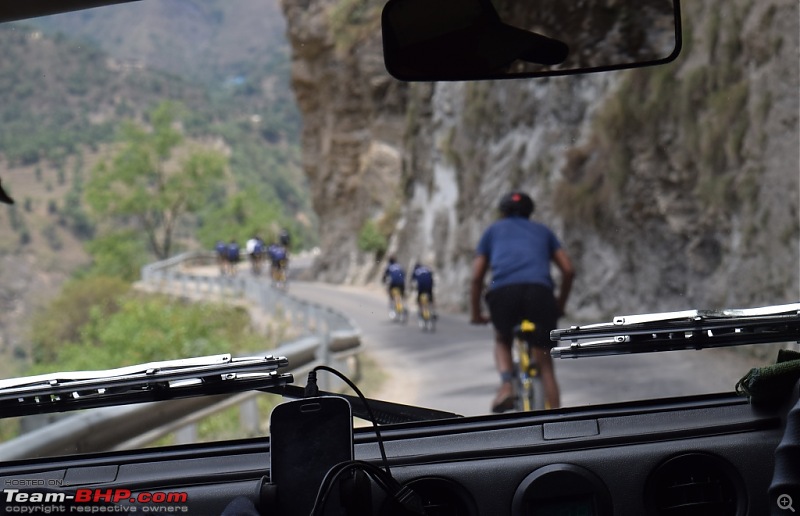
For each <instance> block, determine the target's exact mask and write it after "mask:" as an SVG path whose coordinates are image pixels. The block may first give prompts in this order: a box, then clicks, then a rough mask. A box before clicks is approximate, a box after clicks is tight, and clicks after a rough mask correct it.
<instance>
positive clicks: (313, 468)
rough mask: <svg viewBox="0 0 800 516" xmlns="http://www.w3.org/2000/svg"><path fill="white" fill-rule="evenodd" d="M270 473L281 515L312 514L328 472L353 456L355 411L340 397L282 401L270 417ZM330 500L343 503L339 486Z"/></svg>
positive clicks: (303, 515)
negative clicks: (340, 498) (353, 412)
mask: <svg viewBox="0 0 800 516" xmlns="http://www.w3.org/2000/svg"><path fill="white" fill-rule="evenodd" d="M269 424H270V445H269V460H270V465H269V471H270V479H271V482H272V483H273V484H274V485H275V486H276V491H277V501H278V508H279V512H278V513H277V514H280V515H281V516H308V515H309V514H310V513H311V508H312V507H313V505H314V500H315V499H316V497H317V492H318V491H319V489H320V486H321V484H322V479H323V477H324V476H325V474H326V473H327V472H328V470H330V469H331V468H332V467H333V466H335V465H337V464H339V463H341V462H345V461H349V460H352V459H353V414H352V411H351V408H350V403H349V402H348V401H347V400H345V399H344V398H340V397H336V396H320V397H314V398H304V399H301V400H294V401H288V402H284V403H281V404H280V405H278V406H276V407H275V408H274V409H272V413H271V414H270V419H269ZM335 487H336V486H334V489H332V490H331V496H330V498H329V500H328V504H326V505H330V506H332V507H336V506H338V504H339V500H338V489H336V488H335Z"/></svg>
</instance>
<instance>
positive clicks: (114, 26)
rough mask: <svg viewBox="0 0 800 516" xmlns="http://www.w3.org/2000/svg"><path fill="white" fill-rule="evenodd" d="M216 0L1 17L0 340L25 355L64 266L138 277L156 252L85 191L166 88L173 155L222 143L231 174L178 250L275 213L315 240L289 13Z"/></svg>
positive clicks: (203, 205) (185, 229) (269, 226)
mask: <svg viewBox="0 0 800 516" xmlns="http://www.w3.org/2000/svg"><path fill="white" fill-rule="evenodd" d="M211 4H212V3H209V2H179V3H177V2H141V3H139V2H137V3H136V7H137V8H138V9H140V10H141V8H142V7H141V6H146V10H147V13H145V14H144V15H143V14H142V13H141V11H137V13H138V14H137V15H136V16H133V15H132V14H131V11H130V10H129V11H127V12H120V11H119V10H114V11H104V10H103V9H96V10H89V11H84V12H81V13H72V14H69V15H67V16H66V17H63V16H59V17H50V18H48V19H42V20H29V21H26V22H20V23H15V24H13V25H4V26H0V45H2V48H3V54H2V55H0V91H2V92H3V98H4V102H3V103H1V104H0V179H2V180H3V186H4V188H5V189H6V190H8V192H9V193H10V194H11V195H12V197H14V198H15V199H16V204H15V205H13V206H5V205H4V206H3V207H2V208H1V209H0V285H2V292H0V353H2V354H4V355H6V356H8V355H15V356H17V357H18V358H25V357H27V356H29V353H30V350H29V342H30V339H29V330H28V329H27V328H28V324H29V323H30V320H31V317H32V315H33V314H34V313H35V312H36V311H37V310H38V309H39V308H41V307H44V306H46V304H47V303H46V301H45V300H46V299H48V298H50V297H52V296H53V295H54V294H55V293H56V292H58V290H59V288H60V286H61V285H62V284H63V283H64V281H65V280H67V278H70V277H75V276H76V274H77V275H78V276H86V275H87V274H96V273H97V271H98V267H99V268H100V269H102V270H103V274H116V275H121V276H127V277H128V279H131V276H134V275H135V274H136V273H137V271H138V267H139V266H141V265H142V264H143V263H146V262H147V261H151V260H153V259H154V254H153V252H152V249H151V248H150V247H149V246H148V242H147V241H146V238H144V234H143V232H141V231H139V230H138V229H137V228H139V226H138V225H137V224H136V223H135V221H134V219H132V218H129V217H128V218H125V217H124V216H119V215H118V216H115V217H114V218H111V217H110V216H109V213H101V212H98V211H97V210H96V209H95V208H94V207H93V205H91V203H89V202H88V199H87V190H88V189H89V187H90V186H91V184H92V181H93V178H94V177H95V176H96V171H97V167H98V166H100V165H101V164H105V166H110V165H111V164H112V163H113V160H114V159H115V156H119V153H120V152H122V149H125V148H126V146H129V145H130V144H131V143H132V142H131V141H130V137H131V136H130V135H131V134H133V133H131V132H130V130H127V132H126V131H123V128H124V127H138V128H140V130H142V131H145V132H146V131H148V130H149V128H151V127H152V126H153V122H154V120H153V119H152V117H153V116H154V113H156V111H155V110H156V109H157V108H158V107H159V106H161V105H163V103H165V102H171V103H173V104H174V106H175V111H174V113H175V120H174V121H173V123H174V124H176V125H175V128H176V130H177V132H176V133H175V134H176V135H178V137H179V139H180V140H179V142H178V143H179V146H178V147H175V149H174V150H175V154H174V156H173V157H172V158H169V159H167V160H166V161H164V163H163V164H164V166H165V167H166V168H171V167H172V168H174V167H175V166H176V163H177V162H179V161H180V160H181V159H182V158H181V156H186V155H187V152H194V151H191V149H205V150H207V151H209V152H215V153H218V154H219V155H220V156H222V157H223V158H224V178H223V181H222V182H221V183H218V184H217V186H215V187H213V188H212V189H211V190H209V191H208V192H206V193H204V194H203V198H202V199H194V200H193V202H197V201H200V202H199V203H198V204H199V206H196V207H195V208H193V209H192V211H191V212H186V213H184V214H183V215H181V217H180V223H179V224H178V225H177V226H176V231H175V238H174V245H173V248H172V249H173V251H174V252H179V251H181V250H185V249H192V248H211V246H212V245H213V242H214V241H216V240H218V239H225V240H227V239H230V238H237V239H239V240H241V241H243V240H244V239H245V238H247V237H249V236H251V235H252V234H253V233H256V232H258V233H261V234H262V235H263V236H264V237H265V238H270V236H271V233H274V232H277V230H278V229H279V228H280V227H288V228H289V229H290V231H291V232H292V233H293V236H294V237H295V238H294V242H296V245H298V246H299V247H302V246H309V245H312V244H313V243H315V241H316V229H315V215H314V214H313V212H312V210H311V209H310V203H309V200H308V195H307V193H306V190H307V186H306V184H305V180H304V179H303V175H302V173H301V171H300V168H299V128H300V116H299V114H298V112H297V110H296V108H295V107H294V102H293V95H292V92H291V90H290V88H289V84H288V47H287V44H286V42H285V36H284V34H283V21H282V18H281V17H280V16H277V17H275V16H274V13H275V12H276V9H277V7H276V6H275V5H273V4H271V3H269V2H266V3H265V2H252V1H249V2H248V1H238V2H228V3H226V2H218V6H217V7H213V6H212V5H211ZM149 9H152V10H149ZM163 9H167V10H168V11H169V12H165V11H163ZM234 19H237V20H239V21H238V22H237V23H236V24H234V23H233V20H234ZM243 19H247V20H249V21H250V22H252V23H251V25H250V26H249V27H248V26H246V24H242V23H241V20H243ZM154 20H161V21H160V22H159V23H152V22H153V21H154ZM246 31H251V33H250V34H247V41H248V48H246V49H243V48H241V41H242V39H241V38H242V36H243V35H244V33H245V32H246ZM190 35H195V36H196V37H195V39H192V38H191V37H188V36H190ZM178 42H182V43H181V44H178ZM201 42H202V44H200V43H201ZM142 134H144V133H142ZM126 135H127V136H126ZM126 138H128V139H127V140H126ZM187 149H188V150H187ZM90 271H94V272H90ZM0 373H2V371H0Z"/></svg>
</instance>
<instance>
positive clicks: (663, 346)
mask: <svg viewBox="0 0 800 516" xmlns="http://www.w3.org/2000/svg"><path fill="white" fill-rule="evenodd" d="M550 339H551V340H553V341H570V342H571V343H570V344H569V345H568V346H558V347H554V348H553V349H552V350H551V354H552V356H554V357H557V358H578V357H586V356H604V355H621V354H629V353H650V352H654V351H674V350H682V349H703V348H713V347H724V346H737V345H742V344H767V343H773V342H790V341H793V342H798V341H800V303H794V304H787V305H775V306H767V307H761V308H749V309H728V310H685V311H680V312H665V313H655V314H642V315H630V316H619V317H615V318H614V319H613V321H612V322H610V323H600V324H591V325H586V326H573V327H571V328H568V329H559V330H553V331H552V332H550ZM591 339H596V340H591Z"/></svg>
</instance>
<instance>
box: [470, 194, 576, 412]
mask: <svg viewBox="0 0 800 516" xmlns="http://www.w3.org/2000/svg"><path fill="white" fill-rule="evenodd" d="M499 210H500V214H501V216H502V218H501V219H500V220H498V221H496V222H495V223H494V224H492V225H491V226H489V228H488V229H487V230H486V231H485V232H484V234H483V236H482V237H481V239H480V241H479V242H478V247H477V251H476V255H475V259H474V262H473V270H472V288H471V296H470V302H471V311H472V323H474V324H485V323H487V322H489V321H490V320H491V322H492V325H493V326H494V328H495V346H494V355H495V362H496V366H497V371H498V372H499V373H500V380H501V385H500V389H499V390H498V391H497V396H496V397H495V399H494V402H493V404H492V411H493V412H505V411H507V410H511V409H512V408H513V407H514V396H515V394H516V393H514V392H513V388H512V386H511V375H512V369H513V365H512V359H511V344H512V342H513V340H514V335H513V330H514V327H515V326H517V325H519V323H520V322H521V321H522V320H523V319H528V320H530V321H532V322H534V323H535V324H536V333H535V335H536V342H535V343H534V346H533V353H534V359H535V360H536V361H537V362H538V363H539V368H540V372H541V376H542V385H543V387H544V393H545V399H546V400H547V403H548V405H549V407H550V408H557V407H559V406H560V405H561V400H560V395H559V391H558V383H557V382H556V377H555V370H554V368H553V359H552V357H551V356H550V353H549V350H550V348H551V347H552V344H551V341H550V330H553V329H555V327H556V324H557V322H558V318H559V317H560V316H561V315H562V314H563V313H564V307H565V305H566V304H567V298H568V297H569V293H570V289H571V287H572V281H573V278H574V276H575V272H574V269H573V267H572V262H571V261H570V259H569V257H568V256H567V253H566V252H565V251H564V249H563V248H562V247H561V243H560V242H559V240H558V238H556V236H555V234H554V233H553V232H552V231H551V230H550V229H549V228H548V227H547V226H545V225H544V224H540V223H538V222H534V221H531V220H529V218H530V216H531V215H532V214H533V211H534V204H533V200H532V199H531V198H530V197H529V196H528V195H527V194H525V193H522V192H511V193H509V194H507V195H505V196H504V197H503V198H502V200H501V201H500V206H499ZM551 262H552V263H555V265H556V267H557V268H558V270H559V271H560V273H561V283H560V288H559V293H558V297H556V296H555V295H554V292H553V291H554V288H555V286H554V282H553V278H552V277H551V275H550V264H551ZM489 269H491V272H492V275H491V276H492V280H491V283H490V284H489V288H488V292H487V294H486V302H487V304H488V306H489V312H490V319H489V318H487V317H486V316H484V315H483V313H482V311H481V293H482V291H483V286H484V277H485V275H486V272H487V271H488V270H489Z"/></svg>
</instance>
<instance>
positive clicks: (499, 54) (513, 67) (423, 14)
mask: <svg viewBox="0 0 800 516" xmlns="http://www.w3.org/2000/svg"><path fill="white" fill-rule="evenodd" d="M381 24H382V29H383V52H384V61H385V64H386V69H387V71H388V72H389V73H390V74H391V75H392V76H394V77H396V78H397V79H401V80H405V81H448V80H480V79H507V78H522V77H542V76H553V75H568V74H576V73H589V72H601V71H608V70H619V69H623V68H634V67H640V66H652V65H657V64H663V63H668V62H670V61H672V60H674V59H675V58H676V57H677V56H678V54H679V53H680V48H681V36H680V34H681V31H680V8H679V4H678V0H389V1H388V2H387V4H386V6H385V7H384V9H383V14H382V18H381Z"/></svg>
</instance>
